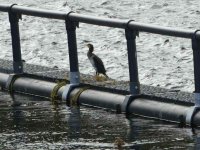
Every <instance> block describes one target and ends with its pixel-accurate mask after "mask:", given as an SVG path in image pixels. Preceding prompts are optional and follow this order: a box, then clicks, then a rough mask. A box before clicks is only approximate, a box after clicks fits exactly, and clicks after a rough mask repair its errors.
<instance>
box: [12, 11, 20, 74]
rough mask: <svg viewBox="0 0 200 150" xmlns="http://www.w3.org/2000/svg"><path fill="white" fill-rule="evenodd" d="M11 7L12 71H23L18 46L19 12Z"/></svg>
mask: <svg viewBox="0 0 200 150" xmlns="http://www.w3.org/2000/svg"><path fill="white" fill-rule="evenodd" d="M11 9H12V7H11V8H10V11H9V21H10V28H11V37H12V52H13V69H14V73H16V74H18V73H23V62H22V59H21V46H20V35H19V24H18V22H19V18H20V14H17V13H15V12H12V10H11Z"/></svg>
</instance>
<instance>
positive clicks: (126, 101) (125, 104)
mask: <svg viewBox="0 0 200 150" xmlns="http://www.w3.org/2000/svg"><path fill="white" fill-rule="evenodd" d="M135 97H136V96H134V95H126V97H125V99H124V101H123V103H122V104H121V111H122V112H124V113H128V110H127V108H128V105H129V104H130V103H131V102H132V101H133V100H134V98H135Z"/></svg>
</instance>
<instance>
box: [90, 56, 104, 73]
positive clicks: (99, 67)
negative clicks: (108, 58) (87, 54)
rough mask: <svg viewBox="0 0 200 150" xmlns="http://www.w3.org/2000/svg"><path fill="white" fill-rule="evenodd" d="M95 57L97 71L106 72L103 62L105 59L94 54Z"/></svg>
mask: <svg viewBox="0 0 200 150" xmlns="http://www.w3.org/2000/svg"><path fill="white" fill-rule="evenodd" d="M93 55H94V56H93V59H94V64H95V66H96V68H97V72H99V73H105V72H106V70H105V67H104V64H103V61H102V60H101V59H100V58H99V57H98V56H96V55H95V54H93Z"/></svg>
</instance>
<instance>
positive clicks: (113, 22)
mask: <svg viewBox="0 0 200 150" xmlns="http://www.w3.org/2000/svg"><path fill="white" fill-rule="evenodd" d="M9 10H10V5H2V4H1V5H0V11H3V12H9ZM12 11H13V12H16V13H20V14H24V15H30V16H36V17H45V18H52V19H61V20H65V17H66V15H67V14H68V12H62V11H52V10H45V9H36V8H29V7H24V6H17V5H15V6H13V7H12ZM69 18H70V20H71V21H77V22H82V23H87V24H94V25H100V26H107V27H115V28H126V24H127V22H128V21H129V20H125V19H113V18H102V17H94V16H89V15H82V14H77V13H71V14H70V15H69ZM129 28H131V29H133V30H138V31H142V32H149V33H155V34H162V35H168V36H176V37H182V38H192V36H193V34H194V32H195V30H186V29H178V28H170V27H162V26H158V25H151V24H145V23H141V22H135V21H134V22H133V21H132V22H131V23H129ZM196 36H197V38H198V39H200V32H199V33H197V35H196Z"/></svg>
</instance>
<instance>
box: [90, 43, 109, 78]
mask: <svg viewBox="0 0 200 150" xmlns="http://www.w3.org/2000/svg"><path fill="white" fill-rule="evenodd" d="M87 47H88V48H89V50H88V53H87V56H88V59H89V60H90V62H91V64H92V66H93V67H94V69H95V70H96V76H99V74H103V75H104V76H105V77H106V78H108V76H107V75H106V69H105V67H104V64H103V62H102V60H101V59H100V58H99V57H98V56H97V55H95V54H94V53H93V51H94V46H93V45H92V44H87Z"/></svg>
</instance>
